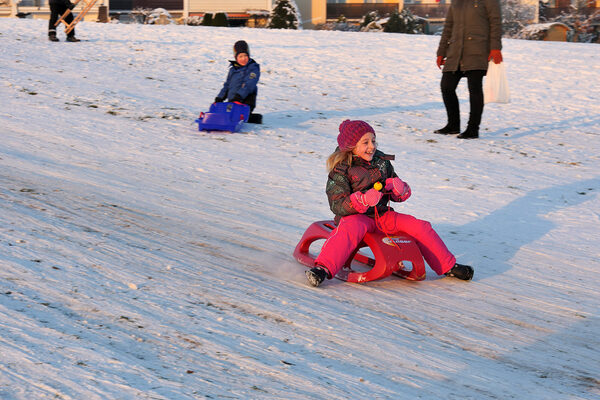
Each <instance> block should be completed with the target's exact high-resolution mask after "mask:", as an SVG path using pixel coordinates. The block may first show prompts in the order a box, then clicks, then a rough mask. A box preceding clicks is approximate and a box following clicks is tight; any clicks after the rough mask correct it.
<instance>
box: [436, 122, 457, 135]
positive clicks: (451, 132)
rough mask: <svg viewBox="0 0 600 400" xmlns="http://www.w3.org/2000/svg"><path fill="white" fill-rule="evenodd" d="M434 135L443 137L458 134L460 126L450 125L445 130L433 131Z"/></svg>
mask: <svg viewBox="0 0 600 400" xmlns="http://www.w3.org/2000/svg"><path fill="white" fill-rule="evenodd" d="M433 133H439V134H441V135H455V134H457V133H460V126H454V125H450V124H448V125H446V126H445V127H443V128H440V129H436V130H435V131H433Z"/></svg>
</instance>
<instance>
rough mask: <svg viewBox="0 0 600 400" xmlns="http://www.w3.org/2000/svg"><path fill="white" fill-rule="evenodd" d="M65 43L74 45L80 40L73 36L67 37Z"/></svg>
mask: <svg viewBox="0 0 600 400" xmlns="http://www.w3.org/2000/svg"><path fill="white" fill-rule="evenodd" d="M67 42H72V43H76V42H81V40H79V39H77V38H76V37H75V36H67Z"/></svg>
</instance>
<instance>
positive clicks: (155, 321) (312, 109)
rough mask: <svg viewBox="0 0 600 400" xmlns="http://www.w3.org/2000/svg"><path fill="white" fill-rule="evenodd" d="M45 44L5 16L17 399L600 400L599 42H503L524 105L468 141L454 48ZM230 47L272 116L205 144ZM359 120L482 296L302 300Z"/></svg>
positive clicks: (431, 280) (315, 41)
mask: <svg viewBox="0 0 600 400" xmlns="http://www.w3.org/2000/svg"><path fill="white" fill-rule="evenodd" d="M46 29H47V22H45V21H39V20H19V19H0V43H1V45H0V52H1V58H0V73H1V77H2V78H1V82H2V83H1V85H0V98H1V99H2V100H1V102H2V107H0V131H1V136H0V208H1V211H0V398H1V399H3V400H6V399H134V398H135V399H137V398H140V399H145V398H148V399H414V398H422V399H510V398H514V399H592V398H598V396H600V377H599V375H600V363H599V360H600V354H599V350H598V349H599V348H600V340H599V332H600V323H599V315H598V311H599V300H600V295H599V292H600V283H599V282H600V281H599V279H598V272H599V269H600V261H599V260H600V240H599V238H600V234H599V222H600V197H599V191H600V47H599V46H598V45H593V44H574V43H551V42H532V41H517V40H504V50H503V53H504V57H505V60H506V66H507V70H508V78H509V81H510V87H511V95H512V102H511V103H510V104H506V105H499V104H492V105H488V106H486V109H485V112H484V117H483V125H482V132H481V135H482V137H481V139H479V140H474V141H460V140H457V139H455V138H454V137H446V136H440V135H435V134H433V133H431V132H432V130H433V129H436V128H439V127H441V126H442V125H443V124H444V123H445V111H444V108H443V105H442V103H441V96H440V93H439V78H440V72H439V70H438V69H437V68H436V66H435V62H434V61H435V50H436V48H437V41H438V40H439V37H433V36H407V35H400V34H382V33H349V32H323V31H320V32H319V31H306V30H305V31H299V32H294V31H271V30H260V29H227V28H208V27H186V26H142V25H111V24H96V23H87V22H84V23H81V24H80V25H78V27H77V35H78V37H80V38H81V39H84V40H85V41H84V42H81V43H78V44H73V43H65V42H64V41H61V42H60V43H50V42H48V40H47V39H46V34H45V32H46ZM60 37H61V39H64V35H63V34H62V33H61V34H60ZM238 39H246V40H247V41H248V42H249V43H250V46H251V53H252V56H253V57H254V58H255V59H256V60H257V61H258V62H259V63H260V64H261V68H262V77H261V82H260V89H259V105H258V107H257V110H256V111H257V112H261V113H262V114H263V115H264V121H265V123H264V124H263V125H260V126H256V125H254V126H253V125H246V128H245V131H244V133H240V134H234V135H215V134H206V133H199V132H198V131H197V127H196V125H195V124H194V122H193V121H194V119H195V118H196V116H197V114H198V112H199V111H201V110H205V109H206V108H207V107H208V105H209V104H210V103H211V101H212V99H213V98H214V97H215V95H216V94H217V92H218V89H219V88H220V86H221V84H222V82H223V80H224V78H225V76H226V73H227V65H228V64H227V60H228V59H229V58H230V57H231V48H232V45H233V43H234V42H235V41H236V40H238ZM459 94H460V98H461V107H462V110H463V126H464V123H465V122H466V119H467V114H468V102H467V93H466V83H461V86H460V90H459ZM346 118H351V119H364V120H366V121H368V122H369V123H371V124H372V125H373V126H374V127H375V128H376V130H377V138H378V141H379V143H380V148H381V149H382V150H384V151H386V152H388V153H393V154H395V155H396V161H395V162H394V165H395V167H396V170H397V172H398V174H399V175H400V176H401V177H402V178H403V179H404V180H406V181H407V182H409V183H410V185H411V187H412V191H413V196H412V198H411V199H410V200H409V201H408V202H407V203H405V204H402V205H399V206H397V207H396V209H397V210H398V211H401V212H406V213H410V214H412V215H415V216H417V217H420V218H423V219H426V220H429V221H431V222H432V224H433V225H434V226H435V227H436V229H437V230H438V232H439V233H440V235H441V236H442V237H443V238H444V239H445V241H446V243H447V245H448V247H449V248H450V249H451V250H452V251H453V252H455V254H456V255H457V257H458V259H459V261H461V262H464V263H469V264H472V265H473V266H474V267H475V269H476V273H475V279H474V280H473V281H472V282H462V281H458V280H456V279H452V278H440V277H437V276H435V274H434V273H433V272H432V271H431V270H429V269H428V277H427V280H425V281H422V282H409V281H405V280H401V279H399V278H396V277H393V278H389V279H385V280H382V281H376V282H370V283H367V284H363V285H358V284H350V283H344V282H342V281H338V280H332V281H327V282H326V283H325V284H324V285H323V286H322V287H320V288H316V289H315V288H311V287H309V286H308V285H307V284H306V283H305V277H304V267H303V266H301V265H300V264H298V263H297V262H296V261H295V260H294V259H293V257H292V251H293V249H294V247H295V245H296V243H297V242H298V240H299V238H300V236H301V235H302V233H303V232H304V229H306V227H307V226H308V225H309V224H310V223H311V222H313V221H315V220H319V219H326V218H329V217H330V216H331V214H330V212H329V209H328V205H327V199H326V196H325V193H324V186H325V180H326V171H325V167H324V162H325V159H326V157H327V156H328V155H329V153H330V152H331V151H333V149H334V147H335V138H336V135H337V126H338V125H339V123H340V122H341V121H342V120H344V119H346Z"/></svg>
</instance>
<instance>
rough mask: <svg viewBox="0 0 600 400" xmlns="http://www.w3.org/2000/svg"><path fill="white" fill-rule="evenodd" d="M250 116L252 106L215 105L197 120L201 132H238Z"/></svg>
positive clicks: (235, 104)
mask: <svg viewBox="0 0 600 400" xmlns="http://www.w3.org/2000/svg"><path fill="white" fill-rule="evenodd" d="M249 116H250V106H247V105H246V104H242V103H213V104H211V106H210V109H209V111H208V112H207V113H204V112H201V113H200V116H199V117H198V119H197V120H196V122H197V123H198V130H199V131H229V132H237V131H239V130H240V128H241V127H242V125H244V122H247V121H248V117H249Z"/></svg>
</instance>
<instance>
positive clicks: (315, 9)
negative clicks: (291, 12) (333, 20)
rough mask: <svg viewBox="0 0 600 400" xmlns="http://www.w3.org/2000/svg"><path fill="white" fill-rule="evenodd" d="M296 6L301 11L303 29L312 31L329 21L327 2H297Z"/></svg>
mask: <svg viewBox="0 0 600 400" xmlns="http://www.w3.org/2000/svg"><path fill="white" fill-rule="evenodd" d="M296 5H297V6H298V10H299V11H300V17H301V19H302V21H301V22H302V28H305V29H310V28H313V27H314V26H315V25H317V24H324V23H325V21H326V20H327V1H326V0H296Z"/></svg>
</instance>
